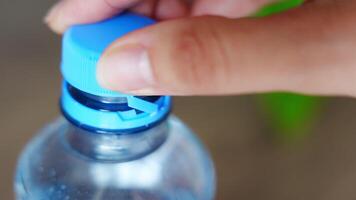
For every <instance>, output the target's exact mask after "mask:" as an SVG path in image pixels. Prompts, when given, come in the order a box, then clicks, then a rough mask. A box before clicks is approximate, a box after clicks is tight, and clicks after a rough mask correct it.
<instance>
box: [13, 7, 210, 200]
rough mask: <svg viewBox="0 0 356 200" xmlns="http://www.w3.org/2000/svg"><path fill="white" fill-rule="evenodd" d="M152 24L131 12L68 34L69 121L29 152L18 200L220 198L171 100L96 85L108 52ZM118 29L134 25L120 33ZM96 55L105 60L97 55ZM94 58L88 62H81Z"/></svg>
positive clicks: (203, 155) (21, 166) (20, 170)
mask: <svg viewBox="0 0 356 200" xmlns="http://www.w3.org/2000/svg"><path fill="white" fill-rule="evenodd" d="M150 23H151V21H150V20H148V19H146V18H145V17H142V16H138V15H135V14H132V13H125V14H123V15H121V16H117V17H115V18H113V19H109V20H108V21H105V22H101V23H98V24H94V25H85V26H77V27H75V28H72V29H71V30H70V31H69V33H66V35H65V38H64V42H63V45H64V47H63V58H62V73H63V76H64V79H65V83H64V84H63V94H62V98H61V109H62V113H63V114H64V117H65V118H59V119H58V120H56V121H54V122H53V123H52V124H50V125H48V126H46V127H45V128H44V129H43V130H42V131H41V132H40V133H39V134H38V135H37V136H36V137H35V138H33V139H32V141H31V142H30V143H29V144H28V145H27V147H26V148H25V149H24V151H23V153H22V155H21V157H20V159H19V162H18V166H17V172H16V177H15V192H16V198H17V200H211V199H213V198H214V193H215V173H214V167H213V163H212V161H211V159H210V157H209V154H208V153H207V151H206V150H205V149H204V147H203V146H202V144H201V143H200V142H199V140H198V139H197V138H196V137H195V136H194V134H193V133H192V132H191V131H190V130H189V129H188V128H187V127H186V126H185V125H184V124H183V123H182V122H181V121H180V120H178V119H177V118H176V117H174V116H169V111H170V97H167V96H159V97H133V96H128V95H124V94H119V93H115V92H111V91H106V90H104V89H103V88H100V86H98V84H97V83H96V79H95V73H94V72H95V68H96V62H97V59H98V58H99V57H100V54H101V53H102V51H103V49H105V47H106V46H107V45H109V44H110V43H111V42H112V41H113V40H114V39H116V38H117V37H120V36H122V35H124V34H126V33H127V32H130V31H132V30H135V29H137V28H140V27H142V26H145V25H149V24H150ZM117 27H126V28H121V29H120V31H119V32H115V30H116V29H117ZM111 29H112V31H111ZM123 29H124V30H123ZM108 30H110V31H109V32H108ZM108 33H109V34H110V36H108V35H107V34H108ZM83 34H84V35H83ZM77 36H80V37H77ZM108 37H109V39H108ZM93 38H95V40H94V39H93ZM96 40H97V41H96ZM98 41H105V43H100V42H99V43H98ZM74 43H75V45H76V46H75V45H74V46H73V44H74ZM78 44H79V47H80V48H81V49H80V50H79V49H76V48H77V47H78ZM94 44H95V45H94ZM89 47H91V48H89ZM73 49H74V50H73ZM93 49H94V51H93ZM88 50H90V52H88ZM68 52H69V53H68ZM93 52H95V53H97V54H98V55H96V57H95V56H94V57H93V55H94V54H93ZM73 54H76V55H73ZM79 54H80V55H79ZM88 54H89V55H90V56H87V55H88ZM76 56H77V57H76ZM86 56H87V57H89V58H88V60H85V62H82V61H80V62H79V61H78V58H79V57H80V58H81V59H82V60H83V59H84V58H87V57H86ZM68 60H69V61H68ZM91 61H92V63H91ZM73 63H74V64H73ZM78 68H80V69H78ZM86 76H87V77H86ZM79 78H81V79H85V81H83V80H81V81H78V79H79Z"/></svg>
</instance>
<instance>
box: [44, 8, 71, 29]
mask: <svg viewBox="0 0 356 200" xmlns="http://www.w3.org/2000/svg"><path fill="white" fill-rule="evenodd" d="M63 2H64V1H60V2H58V3H57V4H55V5H54V6H52V8H51V9H50V10H49V11H48V13H47V14H46V16H45V17H44V20H43V21H44V23H46V24H47V25H48V26H49V27H50V28H51V29H52V30H53V31H55V32H57V33H61V32H63V30H65V27H66V26H65V25H64V23H60V19H59V18H60V10H61V7H62V5H63Z"/></svg>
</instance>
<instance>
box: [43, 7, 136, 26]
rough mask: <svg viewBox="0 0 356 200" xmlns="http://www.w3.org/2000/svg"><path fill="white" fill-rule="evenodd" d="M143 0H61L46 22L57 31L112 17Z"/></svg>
mask: <svg viewBox="0 0 356 200" xmlns="http://www.w3.org/2000/svg"><path fill="white" fill-rule="evenodd" d="M140 1H141V0H61V1H59V2H58V3H57V4H56V5H54V6H53V7H52V8H51V9H50V11H49V12H48V14H47V16H46V17H45V22H46V23H47V24H48V26H49V27H50V28H51V29H52V30H53V31H55V32H57V33H63V32H64V31H65V30H66V29H67V27H69V26H71V25H73V24H82V23H90V22H96V21H100V20H103V19H105V18H108V17H111V16H113V15H115V14H117V13H118V12H121V11H122V10H124V9H126V8H128V7H131V6H133V5H135V4H136V3H138V2H140Z"/></svg>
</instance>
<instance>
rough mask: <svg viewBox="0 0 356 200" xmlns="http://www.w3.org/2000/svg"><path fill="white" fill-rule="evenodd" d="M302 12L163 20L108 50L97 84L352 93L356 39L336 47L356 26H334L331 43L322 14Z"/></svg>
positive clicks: (144, 91)
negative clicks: (271, 15)
mask: <svg viewBox="0 0 356 200" xmlns="http://www.w3.org/2000/svg"><path fill="white" fill-rule="evenodd" d="M304 10H306V11H303V12H300V10H298V9H297V10H295V11H292V12H290V13H288V14H284V15H283V14H282V15H277V16H273V17H269V18H265V19H238V20H233V19H226V18H221V17H211V16H203V17H193V18H186V19H180V20H172V21H166V22H162V23H159V24H157V25H154V26H151V27H148V28H146V29H143V30H140V31H136V32H134V33H132V34H129V35H127V36H126V37H124V38H121V39H119V40H117V41H116V42H115V43H114V44H113V45H112V46H111V47H109V48H108V49H107V50H106V52H105V53H104V54H103V56H102V58H101V60H100V61H99V64H98V72H97V78H98V81H99V83H100V84H101V85H102V86H104V87H106V88H108V89H111V90H116V91H121V92H125V93H131V94H136V95H162V94H169V95H211V94H237V93H252V92H265V91H272V90H273V91H275V90H278V91H294V92H303V93H317V94H347V93H348V92H350V84H349V83H350V82H349V81H351V80H352V79H353V78H354V77H352V76H351V74H354V72H353V71H352V70H356V69H355V67H352V66H355V65H354V64H355V62H354V59H353V57H354V56H355V55H354V53H352V52H354V51H351V50H352V49H354V47H353V45H355V41H352V42H351V41H350V42H343V44H344V45H345V46H344V48H341V49H340V48H334V47H336V46H338V45H339V42H340V38H339V36H340V35H342V36H343V38H345V37H346V36H347V35H348V34H346V33H347V32H350V35H349V36H347V37H348V38H354V37H353V36H352V34H351V33H352V32H354V31H351V30H346V31H345V32H340V30H343V29H345V28H344V27H345V24H344V25H342V26H340V27H338V26H339V25H338V23H335V24H328V25H327V26H328V29H327V30H328V32H327V34H328V37H327V41H326V40H325V37H326V36H324V37H319V36H318V35H320V34H321V31H322V30H325V29H324V28H323V26H325V23H324V21H325V18H324V17H325V15H323V12H318V11H317V10H316V9H304ZM320 10H322V9H320ZM314 13H316V14H314ZM325 13H326V14H327V16H328V17H329V18H330V11H328V10H326V11H325ZM286 15H288V16H286ZM311 15H313V16H311ZM349 18H351V19H352V17H349ZM345 19H347V17H345V16H344V17H343V20H345ZM343 23H346V22H345V21H344V22H343ZM349 23H350V24H351V23H352V20H351V21H350V22H349ZM346 27H351V26H346ZM300 30H303V31H300ZM323 34H325V33H324V32H323ZM347 37H346V38H347ZM325 42H327V44H325ZM319 44H320V45H319ZM347 48H349V50H350V51H344V50H345V49H347ZM345 52H349V53H345ZM340 60H342V62H343V63H342V66H343V67H344V70H342V69H340V64H339V63H338V62H340ZM352 72H353V73H352Z"/></svg>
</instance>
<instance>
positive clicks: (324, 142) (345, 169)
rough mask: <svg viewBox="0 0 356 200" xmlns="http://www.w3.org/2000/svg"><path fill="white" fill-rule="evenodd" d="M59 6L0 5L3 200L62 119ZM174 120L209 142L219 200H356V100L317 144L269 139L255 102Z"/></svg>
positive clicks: (182, 104)
mask: <svg viewBox="0 0 356 200" xmlns="http://www.w3.org/2000/svg"><path fill="white" fill-rule="evenodd" d="M51 3H53V1H45V0H42V1H39V0H32V1H23V0H22V1H20V0H11V1H10V0H3V1H0V24H1V28H0V81H1V82H0V83H1V84H0V88H1V90H0V91H1V93H0V100H1V104H0V110H1V112H0V127H1V137H0V177H1V179H0V180H1V182H0V199H1V200H11V199H13V194H12V177H13V173H14V169H15V164H16V159H17V156H18V155H19V152H20V151H21V149H22V148H23V146H24V145H25V144H26V142H27V141H28V140H29V139H30V138H31V137H32V136H33V135H34V133H35V132H36V131H37V130H38V129H39V128H40V127H41V126H42V125H43V124H45V123H47V122H49V121H50V120H52V119H53V118H55V117H56V116H57V115H58V109H57V99H58V96H59V94H60V92H59V88H60V75H59V70H58V64H59V55H60V38H59V37H58V36H55V35H54V34H53V33H51V32H50V31H49V30H47V28H46V27H45V26H44V25H43V24H42V23H41V18H42V16H43V15H44V13H45V11H46V9H47V8H48V7H49V5H50V4H51ZM175 105H176V106H175V113H176V114H177V115H178V116H180V117H181V118H183V120H184V121H185V122H187V123H188V124H189V125H190V126H191V127H192V128H193V129H194V130H195V131H196V132H197V133H198V135H199V136H200V137H201V138H202V140H203V141H204V143H205V144H206V145H207V147H208V148H209V150H210V151H211V153H212V155H213V157H214V160H215V163H216V168H217V174H218V194H217V199H223V200H230V199H231V200H237V199H248V200H260V199H261V200H262V199H263V200H285V199H289V200H335V199H338V200H339V199H350V200H354V199H356V189H354V188H355V187H356V186H355V185H356V155H355V152H356V134H355V133H356V132H355V130H356V100H353V99H343V98H337V99H336V98H335V99H331V100H329V101H328V103H327V104H326V105H325V106H324V113H323V115H322V116H321V117H320V119H319V120H318V121H317V126H316V128H315V129H314V131H313V134H312V135H311V136H310V138H308V139H306V140H305V141H304V142H303V143H301V144H299V145H294V146H293V147H288V148H287V147H283V146H278V145H276V144H274V143H273V142H272V140H270V138H269V137H268V131H267V130H266V128H265V125H264V124H265V123H264V121H263V120H262V118H261V117H260V115H259V112H258V111H257V108H256V102H255V100H254V97H253V96H242V97H194V98H191V97H181V98H176V101H175Z"/></svg>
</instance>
